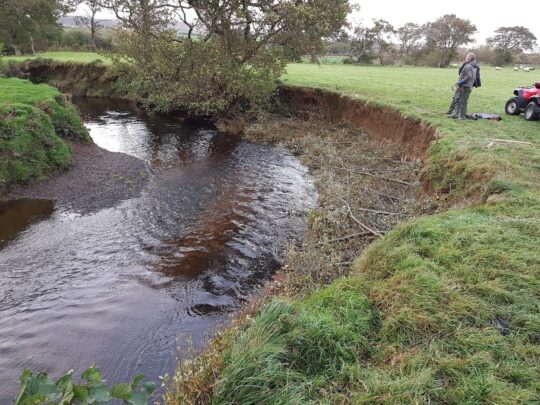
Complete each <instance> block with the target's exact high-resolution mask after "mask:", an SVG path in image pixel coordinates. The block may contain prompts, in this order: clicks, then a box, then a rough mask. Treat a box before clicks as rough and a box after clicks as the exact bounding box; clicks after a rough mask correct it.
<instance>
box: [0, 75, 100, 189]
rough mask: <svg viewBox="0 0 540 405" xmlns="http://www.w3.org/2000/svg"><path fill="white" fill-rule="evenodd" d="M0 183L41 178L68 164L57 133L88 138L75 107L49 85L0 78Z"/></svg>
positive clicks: (67, 158)
mask: <svg viewBox="0 0 540 405" xmlns="http://www.w3.org/2000/svg"><path fill="white" fill-rule="evenodd" d="M0 89H1V92H0V187H4V186H9V185H11V184H16V183H28V182H31V181H35V180H42V179H44V178H46V177H47V175H49V174H50V173H51V172H53V171H55V170H59V169H65V168H67V167H68V166H69V164H70V160H71V152H70V149H69V147H68V146H67V145H66V144H65V143H64V142H63V141H62V139H61V138H60V137H63V138H70V139H76V140H82V141H89V140H90V138H89V135H88V132H87V130H86V129H85V128H84V126H83V125H82V122H81V121H80V118H79V116H78V114H77V111H76V109H75V108H74V107H73V106H72V105H70V104H67V103H66V101H65V100H64V97H63V96H62V95H61V94H60V92H59V91H58V90H56V89H55V88H53V87H50V86H47V85H44V84H40V85H35V84H32V83H31V82H29V81H26V80H19V79H3V78H0Z"/></svg>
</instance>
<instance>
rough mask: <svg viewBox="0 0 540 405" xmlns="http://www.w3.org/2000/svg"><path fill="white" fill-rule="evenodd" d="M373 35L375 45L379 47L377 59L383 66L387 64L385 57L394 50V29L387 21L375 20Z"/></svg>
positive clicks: (372, 29)
mask: <svg viewBox="0 0 540 405" xmlns="http://www.w3.org/2000/svg"><path fill="white" fill-rule="evenodd" d="M371 32H372V33H373V43H374V44H375V46H376V47H377V57H378V58H379V63H380V64H381V65H384V64H385V62H386V61H385V59H384V56H385V54H387V53H388V52H389V51H391V50H392V46H393V44H392V35H393V34H394V27H393V26H392V24H390V23H389V22H388V21H386V20H382V19H378V20H373V27H372V28H371Z"/></svg>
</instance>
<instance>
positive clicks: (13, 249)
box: [0, 100, 316, 403]
mask: <svg viewBox="0 0 540 405" xmlns="http://www.w3.org/2000/svg"><path fill="white" fill-rule="evenodd" d="M77 104H78V106H79V107H80V109H81V113H82V116H83V118H84V120H85V122H86V125H87V126H88V128H89V129H90V132H91V135H92V137H93V139H94V140H95V141H96V143H97V144H98V145H100V146H102V147H105V148H107V149H110V150H112V151H117V152H124V153H128V154H130V155H132V156H135V157H138V158H140V159H144V160H146V161H148V162H150V163H151V165H152V167H153V169H154V170H153V175H152V179H151V180H150V181H149V183H148V186H147V187H146V189H145V190H144V191H143V192H142V194H141V195H140V196H138V197H137V198H133V199H131V200H126V201H124V202H123V203H121V204H119V205H118V206H116V207H114V208H108V209H104V210H102V211H99V212H97V213H94V214H91V215H82V216H81V215H70V214H69V212H66V210H65V209H64V208H63V207H58V208H59V209H58V210H57V211H54V212H53V209H54V208H53V205H52V203H51V202H47V204H48V205H47V207H48V208H47V209H45V208H42V211H36V210H37V208H36V207H34V208H29V207H27V208H14V209H12V211H10V208H3V207H2V208H0V229H1V231H0V232H2V233H0V239H2V240H6V241H7V240H8V239H9V241H7V242H4V246H3V248H1V250H0V381H2V384H3V385H4V384H5V385H6V386H9V387H10V388H9V389H8V391H7V392H0V403H4V402H6V401H7V400H8V398H10V397H12V396H13V395H14V393H15V391H16V388H17V377H18V375H19V374H20V372H21V371H22V370H23V369H24V368H25V367H29V368H32V369H34V370H44V369H47V370H48V371H50V372H51V373H52V374H53V375H58V374H59V373H60V372H62V371H65V370H68V369H71V368H73V369H75V370H77V371H80V370H82V369H83V368H84V367H86V366H88V365H90V364H91V363H93V362H94V361H95V362H96V363H97V364H98V365H99V366H100V367H101V369H102V371H103V373H104V375H105V376H106V378H107V380H108V381H109V383H114V382H118V381H120V380H127V379H129V378H131V377H133V376H134V375H135V374H137V373H139V372H142V373H144V374H146V375H147V376H149V377H150V378H152V379H154V380H156V379H157V377H158V375H163V374H164V373H166V372H171V371H172V370H173V369H174V366H175V364H176V359H175V354H176V351H177V348H178V349H179V350H180V351H182V350H185V349H187V348H188V347H189V344H190V343H189V342H192V343H193V344H194V345H195V347H200V345H201V344H203V343H204V342H205V341H206V339H207V337H208V336H209V335H210V334H211V333H212V332H213V330H214V329H215V327H216V326H218V325H220V324H222V323H224V322H226V320H227V315H228V314H229V313H230V311H231V310H234V309H236V308H238V305H240V304H241V303H242V302H244V301H245V300H246V299H247V298H248V297H249V295H250V294H253V293H254V292H255V291H256V290H257V289H258V288H259V287H260V286H261V285H262V284H263V283H264V281H265V280H267V279H268V277H269V276H270V275H271V274H272V272H273V271H274V270H275V268H276V266H277V263H278V262H279V260H281V259H282V258H283V255H284V253H285V250H286V247H287V245H289V244H290V243H293V242H294V241H296V240H298V239H299V238H300V237H301V235H302V234H303V232H304V231H305V229H306V214H307V212H308V210H309V209H310V208H311V207H313V206H314V205H315V203H316V193H315V191H314V189H313V185H312V181H311V178H310V176H309V175H308V174H307V172H306V169H305V168H304V167H303V166H301V165H300V164H299V162H298V161H297V160H296V159H295V158H294V157H293V156H291V155H290V154H288V153H287V152H285V151H283V150H280V149H277V148H274V147H270V146H265V145H257V144H252V143H248V142H243V141H241V140H240V139H238V138H234V137H229V136H225V135H222V134H218V133H217V132H216V131H214V130H212V129H209V128H197V127H189V126H184V125H181V124H180V123H178V122H175V121H174V120H172V119H163V118H158V117H147V116H145V115H144V114H143V113H141V112H140V111H138V110H135V109H133V108H130V107H128V106H127V105H124V104H119V103H117V102H114V103H113V102H112V101H101V100H92V101H90V100H80V101H77ZM96 198H99V196H96ZM10 204H12V205H13V204H21V203H10ZM29 204H30V203H29ZM33 204H37V203H35V202H34V203H33ZM40 204H45V203H40ZM30 205H32V204H30ZM43 207H45V205H43ZM33 209H34V211H33ZM9 212H17V215H13V214H9ZM6 213H7V214H6ZM14 217H16V218H17V219H16V220H14V219H12V218H14ZM36 219H41V221H36ZM10 221H12V222H10ZM13 221H14V222H13ZM8 226H9V228H10V229H11V231H10V233H6V235H7V236H4V233H3V232H4V229H7V227H8ZM25 228H27V229H26V230H25V231H24V232H21V231H22V230H23V229H25ZM15 235H16V236H15ZM0 243H2V242H0Z"/></svg>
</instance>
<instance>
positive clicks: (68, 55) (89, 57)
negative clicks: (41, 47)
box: [3, 52, 111, 64]
mask: <svg viewBox="0 0 540 405" xmlns="http://www.w3.org/2000/svg"><path fill="white" fill-rule="evenodd" d="M37 58H42V59H54V60H56V61H59V62H78V63H92V62H95V61H96V60H98V59H99V60H101V61H102V62H103V63H105V64H109V63H111V62H110V60H109V59H108V58H107V57H105V56H103V55H100V54H98V53H95V52H42V53H37V54H35V55H23V56H7V57H4V58H3V60H4V61H6V62H9V61H14V62H22V61H25V60H29V59H37Z"/></svg>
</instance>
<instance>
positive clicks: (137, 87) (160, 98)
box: [108, 0, 350, 114]
mask: <svg viewBox="0 0 540 405" xmlns="http://www.w3.org/2000/svg"><path fill="white" fill-rule="evenodd" d="M108 6H109V7H111V8H112V9H113V10H114V11H115V12H116V14H117V15H118V16H119V18H120V19H121V20H122V21H123V22H124V26H125V27H127V28H129V30H125V31H123V33H122V35H121V36H120V53H121V59H120V60H119V62H120V63H121V64H122V65H123V68H125V71H126V72H127V73H126V78H125V80H124V84H125V88H126V90H129V91H132V92H137V93H138V94H139V95H140V96H143V97H144V98H146V100H147V102H148V103H149V104H151V105H152V106H154V107H155V108H158V109H161V110H170V109H174V108H181V109H184V110H188V111H189V112H192V113H197V114H204V113H209V114H232V113H234V112H236V111H239V110H245V109H249V108H251V107H252V106H253V105H254V104H258V102H260V101H261V100H264V99H266V98H268V96H269V94H270V93H271V91H272V90H273V89H274V88H275V85H276V84H275V83H276V80H277V78H278V77H279V76H280V75H281V74H282V73H283V70H284V68H285V65H286V63H287V60H288V57H289V56H290V55H294V54H315V53H317V52H318V51H319V50H321V49H322V48H323V41H322V40H323V39H324V38H327V37H330V36H333V35H335V34H338V33H339V32H340V30H341V28H342V27H343V26H344V24H345V21H346V17H347V14H348V12H349V9H350V8H349V4H348V1H347V0H295V1H291V0H219V1H218V0H211V1H209V0H177V2H176V3H173V4H171V3H166V2H165V0H163V1H162V0H110V1H109V4H108ZM175 17H176V18H178V19H179V20H180V21H181V22H182V23H183V25H184V26H185V27H187V31H188V32H187V34H186V35H178V34H177V33H176V32H174V31H172V30H171V29H170V28H171V24H172V23H173V22H174V21H175ZM194 33H198V35H197V36H196V37H195V36H194Z"/></svg>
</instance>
